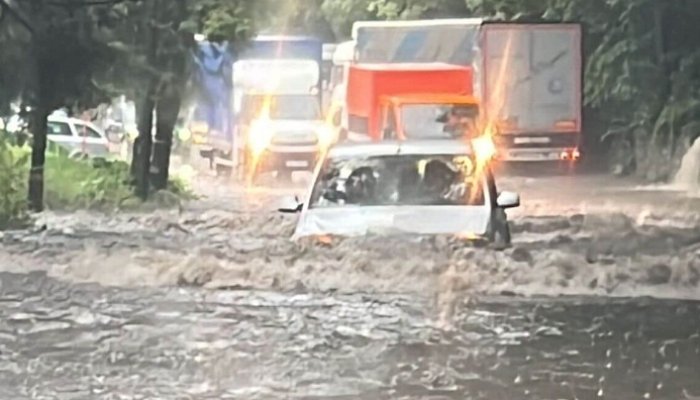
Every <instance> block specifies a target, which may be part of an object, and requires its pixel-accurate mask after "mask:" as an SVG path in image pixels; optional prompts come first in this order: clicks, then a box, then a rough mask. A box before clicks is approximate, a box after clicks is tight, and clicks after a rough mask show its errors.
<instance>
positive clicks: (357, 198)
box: [345, 167, 377, 204]
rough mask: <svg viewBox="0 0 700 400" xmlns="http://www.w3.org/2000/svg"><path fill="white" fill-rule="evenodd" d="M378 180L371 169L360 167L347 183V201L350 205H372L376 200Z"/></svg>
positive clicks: (349, 177) (353, 172)
mask: <svg viewBox="0 0 700 400" xmlns="http://www.w3.org/2000/svg"><path fill="white" fill-rule="evenodd" d="M376 193H377V178H376V177H375V174H374V170H373V169H372V168H370V167H360V168H358V169H356V170H354V171H352V173H351V174H350V176H348V179H347V180H346V181H345V201H346V202H347V203H348V204H371V203H372V202H374V201H375V199H376Z"/></svg>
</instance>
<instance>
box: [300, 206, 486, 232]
mask: <svg viewBox="0 0 700 400" xmlns="http://www.w3.org/2000/svg"><path fill="white" fill-rule="evenodd" d="M490 215H491V213H490V211H489V209H488V208H487V207H483V206H482V207H479V206H471V207H470V206H415V207H414V206H387V207H384V206H381V207H352V206H350V207H342V208H341V207H338V208H325V209H309V210H306V211H305V212H303V213H302V214H301V217H300V219H299V222H298V224H297V228H296V230H295V232H294V237H293V239H299V238H302V237H307V236H315V235H337V236H363V235H368V234H380V235H393V234H405V233H411V234H417V235H439V234H459V235H465V236H470V235H473V236H477V237H478V236H483V235H485V234H486V232H487V229H488V225H489V220H490Z"/></svg>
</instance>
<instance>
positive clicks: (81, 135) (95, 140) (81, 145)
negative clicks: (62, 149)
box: [73, 121, 109, 157]
mask: <svg viewBox="0 0 700 400" xmlns="http://www.w3.org/2000/svg"><path fill="white" fill-rule="evenodd" d="M73 128H74V135H75V136H74V138H75V141H76V143H77V146H76V149H78V150H79V151H80V152H81V153H83V154H87V155H88V156H90V157H104V156H106V155H107V154H108V153H109V141H108V140H107V137H106V136H105V135H104V134H102V133H101V132H99V131H98V130H97V129H96V128H95V127H93V126H91V125H90V124H86V123H84V122H82V121H74V122H73Z"/></svg>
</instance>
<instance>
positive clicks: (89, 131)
mask: <svg viewBox="0 0 700 400" xmlns="http://www.w3.org/2000/svg"><path fill="white" fill-rule="evenodd" d="M47 129H48V132H47V135H46V139H47V142H48V144H49V145H57V146H59V147H61V148H62V149H64V150H66V151H68V154H69V156H70V157H75V158H83V157H90V158H107V157H108V156H109V154H110V150H109V140H108V139H107V135H106V134H105V133H104V132H103V131H102V130H101V129H100V128H98V127H97V126H96V125H94V124H91V123H89V122H86V121H83V120H80V119H77V118H70V117H66V116H63V115H60V114H53V115H51V116H49V118H48V122H47Z"/></svg>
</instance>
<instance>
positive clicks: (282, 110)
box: [241, 94, 322, 121]
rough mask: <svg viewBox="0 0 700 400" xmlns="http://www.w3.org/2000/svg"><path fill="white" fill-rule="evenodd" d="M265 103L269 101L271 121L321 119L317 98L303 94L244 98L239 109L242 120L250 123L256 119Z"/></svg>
mask: <svg viewBox="0 0 700 400" xmlns="http://www.w3.org/2000/svg"><path fill="white" fill-rule="evenodd" d="M266 97H269V100H266ZM265 101H270V118H271V119H287V120H300V121H307V120H320V119H321V118H322V116H321V107H320V105H319V104H318V97H316V96H314V95H305V94H299V95H298V94H289V95H270V96H265V95H253V96H245V97H244V99H243V107H242V109H241V114H242V116H243V118H245V119H246V120H248V121H250V120H252V119H255V118H256V117H258V116H259V115H260V111H261V110H262V107H263V105H264V104H265Z"/></svg>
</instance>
